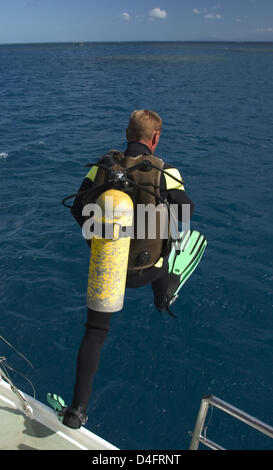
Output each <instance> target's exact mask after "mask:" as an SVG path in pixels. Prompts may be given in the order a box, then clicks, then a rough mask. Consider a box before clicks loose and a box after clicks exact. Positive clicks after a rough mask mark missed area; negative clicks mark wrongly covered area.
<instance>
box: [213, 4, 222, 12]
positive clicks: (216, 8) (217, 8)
mask: <svg viewBox="0 0 273 470" xmlns="http://www.w3.org/2000/svg"><path fill="white" fill-rule="evenodd" d="M212 8H213V9H214V10H219V9H220V8H222V5H221V3H217V5H214V6H213V7H212Z"/></svg>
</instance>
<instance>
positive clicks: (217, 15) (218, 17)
mask: <svg viewBox="0 0 273 470" xmlns="http://www.w3.org/2000/svg"><path fill="white" fill-rule="evenodd" d="M205 18H207V19H209V20H221V19H222V18H223V17H222V15H220V13H217V14H216V15H214V14H213V13H208V14H207V15H205Z"/></svg>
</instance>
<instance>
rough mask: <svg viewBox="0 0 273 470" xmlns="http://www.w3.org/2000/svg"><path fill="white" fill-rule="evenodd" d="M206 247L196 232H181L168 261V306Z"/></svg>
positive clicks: (204, 241)
mask: <svg viewBox="0 0 273 470" xmlns="http://www.w3.org/2000/svg"><path fill="white" fill-rule="evenodd" d="M206 246H207V240H206V238H205V237H204V235H202V234H201V233H200V232H198V231H197V230H187V231H185V232H181V234H180V237H179V239H178V240H177V241H176V243H175V246H174V247H173V249H172V251H171V253H170V255H169V260H168V261H169V280H170V282H169V286H168V292H167V295H168V299H169V304H168V305H171V303H173V302H174V300H176V298H177V295H178V292H179V290H180V289H181V287H182V286H183V284H185V282H186V281H187V279H188V278H189V277H190V275H191V274H192V273H193V271H194V270H195V268H196V267H197V266H198V264H199V262H200V260H201V258H202V256H203V254H204V251H205V248H206Z"/></svg>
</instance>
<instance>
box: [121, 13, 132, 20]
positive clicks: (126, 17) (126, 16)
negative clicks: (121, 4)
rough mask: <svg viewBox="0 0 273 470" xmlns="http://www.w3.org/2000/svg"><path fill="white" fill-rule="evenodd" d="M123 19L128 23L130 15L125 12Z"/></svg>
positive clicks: (122, 15) (122, 14)
mask: <svg viewBox="0 0 273 470" xmlns="http://www.w3.org/2000/svg"><path fill="white" fill-rule="evenodd" d="M121 18H122V19H123V20H127V21H128V20H129V19H130V15H129V13H127V12H126V11H125V12H124V13H121Z"/></svg>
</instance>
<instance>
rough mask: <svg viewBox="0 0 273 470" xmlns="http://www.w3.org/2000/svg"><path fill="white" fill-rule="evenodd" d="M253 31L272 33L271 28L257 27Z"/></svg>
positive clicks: (272, 29)
mask: <svg viewBox="0 0 273 470" xmlns="http://www.w3.org/2000/svg"><path fill="white" fill-rule="evenodd" d="M255 31H256V32H258V33H272V32H273V28H257V29H255Z"/></svg>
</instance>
